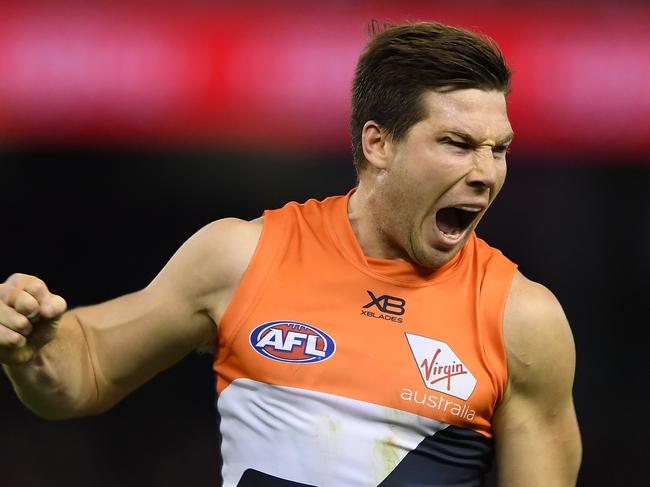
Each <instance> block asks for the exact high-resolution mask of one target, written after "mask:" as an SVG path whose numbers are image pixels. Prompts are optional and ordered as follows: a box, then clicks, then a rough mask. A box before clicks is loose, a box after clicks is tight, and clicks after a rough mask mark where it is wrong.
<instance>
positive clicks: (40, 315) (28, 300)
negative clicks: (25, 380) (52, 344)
mask: <svg viewBox="0 0 650 487" xmlns="http://www.w3.org/2000/svg"><path fill="white" fill-rule="evenodd" d="M66 308H67V305H66V302H65V300H64V299H63V298H62V297H61V296H57V295H56V294H52V293H50V291H49V289H48V288H47V286H46V285H45V283H44V282H43V281H42V280H40V279H39V278H37V277H34V276H29V275H26V274H13V275H12V276H10V277H9V278H8V279H7V280H6V281H5V282H4V283H2V284H0V363H3V364H21V363H25V362H28V361H29V360H31V358H32V357H33V355H34V353H35V351H36V350H38V349H39V348H40V347H42V346H43V345H45V344H46V343H47V342H49V341H50V340H51V339H52V338H53V337H54V334H55V332H56V320H57V319H58V318H59V317H60V316H61V315H62V314H63V313H64V312H65V310H66Z"/></svg>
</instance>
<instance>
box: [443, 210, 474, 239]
mask: <svg viewBox="0 0 650 487" xmlns="http://www.w3.org/2000/svg"><path fill="white" fill-rule="evenodd" d="M479 213H480V210H479V209H463V208H458V207H452V206H449V207H447V208H441V209H439V210H438V211H437V212H436V225H437V226H438V229H439V230H440V231H441V232H442V233H443V234H444V235H445V236H447V237H450V238H452V239H458V238H460V237H461V236H462V235H463V234H464V233H465V230H467V229H468V228H469V226H470V225H471V224H472V222H473V221H474V220H475V219H476V217H477V216H478V214H479Z"/></svg>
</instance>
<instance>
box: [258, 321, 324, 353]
mask: <svg viewBox="0 0 650 487" xmlns="http://www.w3.org/2000/svg"><path fill="white" fill-rule="evenodd" d="M250 342H251V346H252V347H253V348H254V349H255V350H256V351H257V352H258V353H260V354H261V355H264V356H265V357H267V358H270V359H273V360H277V361H279V362H293V363H299V364H309V363H313V362H322V361H323V360H327V359H328V358H330V357H331V356H332V355H334V351H335V350H336V345H335V344H334V340H332V339H331V338H330V337H329V336H328V335H327V334H326V333H325V332H322V331H320V330H319V329H318V328H314V327H313V326H311V325H308V324H307V323H300V322H298V321H271V322H269V323H264V324H262V325H260V326H258V327H257V328H255V329H254V330H253V332H252V333H251V336H250Z"/></svg>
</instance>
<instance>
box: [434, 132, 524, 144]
mask: <svg viewBox="0 0 650 487" xmlns="http://www.w3.org/2000/svg"><path fill="white" fill-rule="evenodd" d="M445 133H448V134H451V135H455V136H456V137H460V138H461V139H463V140H464V141H465V142H467V143H468V144H470V145H473V146H478V145H481V144H480V143H479V141H478V140H476V139H475V138H474V137H472V136H471V135H469V134H467V133H465V132H457V131H456V130H447V131H445ZM514 138H515V134H514V132H510V133H509V134H508V135H506V136H505V137H503V138H502V139H500V140H497V141H496V144H495V147H501V146H502V145H506V144H507V143H509V142H512V139H514Z"/></svg>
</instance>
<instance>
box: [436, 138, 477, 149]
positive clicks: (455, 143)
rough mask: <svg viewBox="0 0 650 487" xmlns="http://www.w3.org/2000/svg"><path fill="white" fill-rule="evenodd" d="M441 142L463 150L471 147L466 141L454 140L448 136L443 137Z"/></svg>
mask: <svg viewBox="0 0 650 487" xmlns="http://www.w3.org/2000/svg"><path fill="white" fill-rule="evenodd" d="M442 143H443V144H447V145H451V146H452V147H456V148H458V149H461V150H463V151H468V150H471V149H472V146H471V145H470V144H468V143H467V142H462V141H459V140H454V139H450V138H449V137H445V138H444V139H442Z"/></svg>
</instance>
